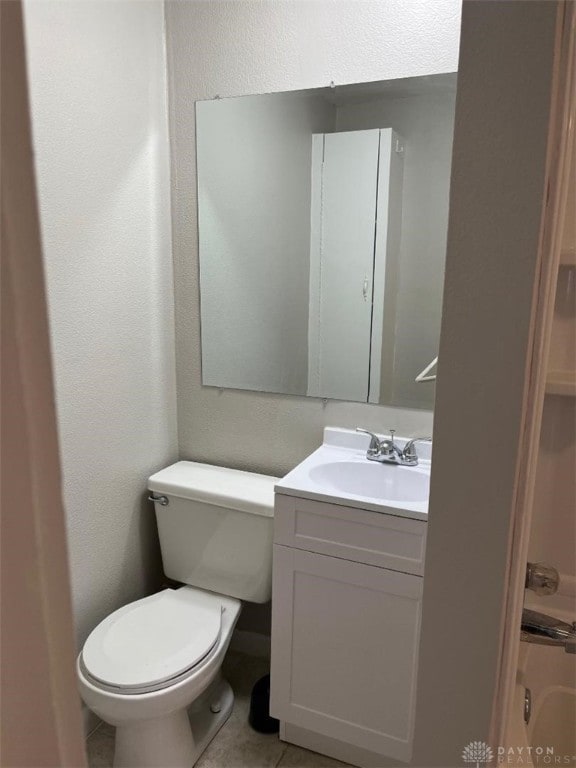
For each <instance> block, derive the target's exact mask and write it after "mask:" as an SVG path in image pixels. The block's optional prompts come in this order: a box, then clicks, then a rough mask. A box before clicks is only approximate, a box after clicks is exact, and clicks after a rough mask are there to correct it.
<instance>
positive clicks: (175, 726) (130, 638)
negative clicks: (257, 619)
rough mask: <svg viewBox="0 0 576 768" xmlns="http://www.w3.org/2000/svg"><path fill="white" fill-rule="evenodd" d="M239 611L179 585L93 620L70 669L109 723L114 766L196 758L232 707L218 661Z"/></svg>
mask: <svg viewBox="0 0 576 768" xmlns="http://www.w3.org/2000/svg"><path fill="white" fill-rule="evenodd" d="M239 613H240V601H239V600H236V599H234V598H230V597H225V596H221V595H216V594H211V593H207V592H204V591H203V590H198V589H194V588H193V587H181V588H180V589H177V590H171V589H167V590H164V591H163V592H160V593H158V594H156V595H151V596H150V597H147V598H144V599H143V600H138V601H137V602H135V603H131V604H130V605H128V606H125V607H124V608H121V609H120V610H119V611H116V612H115V613H113V614H111V615H110V616H109V617H108V618H107V619H106V620H105V621H104V622H102V624H100V625H99V626H98V627H96V629H95V630H94V632H92V634H91V635H90V637H89V638H88V640H87V641H86V644H85V646H84V649H83V650H82V653H81V654H80V655H79V656H78V662H77V672H78V679H79V683H80V692H81V695H82V698H83V699H84V701H85V702H86V704H87V705H88V707H89V708H90V709H91V710H92V711H93V712H95V713H96V714H97V715H98V716H99V717H100V718H101V719H102V720H104V721H105V722H107V723H109V724H110V725H114V726H116V745H115V754H114V765H115V766H127V767H128V768H131V767H132V766H134V768H136V766H141V767H142V768H144V767H147V766H160V765H163V766H167V768H168V766H170V768H172V767H178V768H180V767H181V766H192V765H193V764H194V763H195V762H196V760H197V759H198V757H199V756H200V754H201V753H202V752H203V750H204V749H205V747H206V746H207V745H208V743H209V742H210V739H211V738H212V737H213V735H214V734H215V733H216V732H217V730H218V729H219V728H220V726H221V725H222V724H223V723H224V722H225V721H226V719H227V717H228V716H229V714H230V711H231V709H232V704H233V701H234V697H233V694H232V690H231V688H230V686H229V685H228V683H226V681H225V680H223V679H222V677H221V675H220V667H221V665H222V661H223V659H224V655H225V653H226V650H227V648H228V645H229V643H230V638H231V636H232V631H233V629H234V625H235V624H236V620H237V618H238V616H239ZM167 625H168V626H167ZM162 628H165V629H168V630H169V631H168V632H162V631H159V630H161V629H162ZM187 633H190V634H187ZM143 642H144V646H145V647H142V644H143ZM130 657H131V658H130ZM192 704H193V705H194V706H193V707H192V708H191V705H192ZM190 708H191V709H190ZM189 709H190V711H189Z"/></svg>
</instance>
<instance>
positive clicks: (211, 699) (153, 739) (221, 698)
mask: <svg viewBox="0 0 576 768" xmlns="http://www.w3.org/2000/svg"><path fill="white" fill-rule="evenodd" d="M233 706H234V694H233V692H232V688H231V687H230V684H229V683H228V682H227V681H226V680H224V678H223V677H221V676H220V675H218V676H217V677H216V678H215V680H214V681H213V682H212V683H211V684H210V685H209V686H208V688H207V689H206V690H205V691H204V693H203V694H202V695H201V696H199V697H198V698H197V699H196V701H194V702H192V705H191V706H190V707H189V708H188V709H180V710H177V711H176V712H173V713H172V714H170V715H168V716H167V717H162V718H157V719H153V720H142V721H139V722H135V723H130V724H129V725H121V726H118V727H117V728H116V742H115V748H114V768H192V766H193V765H194V763H195V762H196V761H197V760H198V758H199V757H200V755H201V754H202V752H204V750H205V749H206V747H207V746H208V744H209V743H210V742H211V741H212V739H213V738H214V736H215V735H216V734H217V733H218V731H219V730H220V728H221V727H222V726H223V725H224V723H225V722H226V720H227V719H228V718H229V716H230V713H231V712H232V708H233ZM214 710H217V711H214Z"/></svg>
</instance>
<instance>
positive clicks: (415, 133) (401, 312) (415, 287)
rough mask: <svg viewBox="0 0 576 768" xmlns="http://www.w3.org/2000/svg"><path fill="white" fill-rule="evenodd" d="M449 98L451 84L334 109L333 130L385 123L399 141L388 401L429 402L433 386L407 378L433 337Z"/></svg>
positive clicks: (444, 224)
mask: <svg viewBox="0 0 576 768" xmlns="http://www.w3.org/2000/svg"><path fill="white" fill-rule="evenodd" d="M454 85H455V84H454ZM455 98H456V93H455V88H454V90H451V89H450V88H442V87H441V86H440V85H439V86H438V88H437V91H436V92H435V93H434V94H420V95H417V94H415V95H413V96H405V97H403V98H396V99H394V98H390V97H388V98H385V99H382V100H377V101H370V102H368V103H364V104H354V105H353V106H341V107H339V108H338V110H337V123H336V125H337V130H340V131H349V130H363V129H368V128H387V127H390V128H393V129H394V130H395V131H397V132H398V133H399V134H400V136H401V137H402V139H403V140H404V179H403V188H402V229H401V239H400V280H399V288H398V293H397V305H396V306H397V309H396V333H395V350H396V355H395V358H394V370H393V377H392V382H391V384H392V391H391V394H390V401H389V402H390V403H391V404H392V405H396V404H399V403H402V404H407V405H412V406H413V407H416V408H418V407H425V408H426V407H427V408H430V409H432V408H433V407H434V385H433V384H416V383H415V381H414V378H415V376H416V375H417V374H418V373H420V371H421V370H422V369H423V368H424V367H425V366H426V365H428V363H429V362H430V361H431V360H432V359H433V358H435V357H436V355H437V354H438V345H439V341H440V318H441V314H442V289H443V286H444V262H445V259H446V233H447V229H448V194H449V191H450V167H451V161H452V134H453V127H454V102H455Z"/></svg>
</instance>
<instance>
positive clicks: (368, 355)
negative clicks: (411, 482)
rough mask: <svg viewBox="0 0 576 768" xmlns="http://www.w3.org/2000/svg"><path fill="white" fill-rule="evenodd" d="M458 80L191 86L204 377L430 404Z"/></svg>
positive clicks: (218, 382) (221, 383) (213, 382)
mask: <svg viewBox="0 0 576 768" xmlns="http://www.w3.org/2000/svg"><path fill="white" fill-rule="evenodd" d="M455 93H456V75H455V74H454V73H449V74H439V75H430V76H426V77H415V78H408V79H400V80H391V81H386V82H373V83H363V84H354V85H346V86H340V87H337V88H323V89H315V90H308V91H297V92H288V93H274V94H267V95H259V96H243V97H239V98H227V99H214V100H211V101H201V102H197V104H196V130H197V164H198V221H199V254H200V300H201V323H202V327H201V340H202V383H203V384H204V385H206V386H214V387H226V388H235V389H248V390H258V391H264V392H280V393H284V394H291V395H309V396H313V397H322V398H335V399H341V400H353V401H361V402H372V403H383V404H387V405H394V406H403V407H408V408H432V407H433V402H434V384H433V382H422V383H421V382H417V381H416V378H417V377H418V375H419V374H420V373H421V372H422V371H423V370H424V369H425V368H426V367H427V366H428V365H429V363H430V362H431V361H432V359H433V358H434V357H436V355H437V354H438V340H439V334H440V315H441V304H442V286H443V277H444V259H445V252H446V230H447V222H448V193H449V183H450V164H451V154H452V133H453V122H454V102H455Z"/></svg>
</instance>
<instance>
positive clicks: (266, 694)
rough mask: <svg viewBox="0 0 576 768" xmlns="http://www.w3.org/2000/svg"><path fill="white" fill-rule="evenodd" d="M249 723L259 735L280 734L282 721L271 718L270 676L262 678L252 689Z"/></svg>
mask: <svg viewBox="0 0 576 768" xmlns="http://www.w3.org/2000/svg"><path fill="white" fill-rule="evenodd" d="M248 722H249V723H250V725H251V726H252V728H254V730H255V731H258V732H259V733H278V731H279V730H280V720H276V718H275V717H270V675H264V677H261V678H260V680H258V682H257V683H255V685H254V688H252V695H251V696H250V714H249V716H248Z"/></svg>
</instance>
